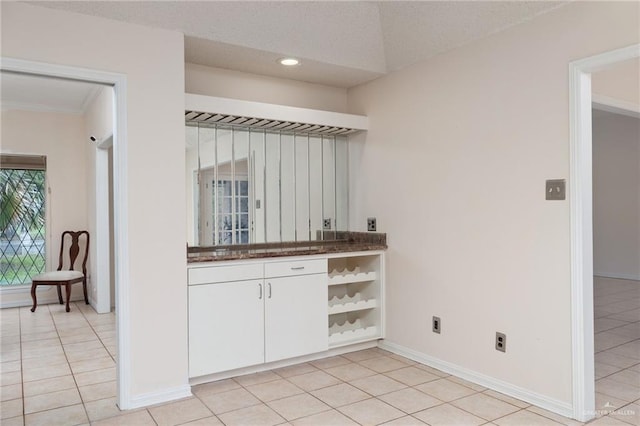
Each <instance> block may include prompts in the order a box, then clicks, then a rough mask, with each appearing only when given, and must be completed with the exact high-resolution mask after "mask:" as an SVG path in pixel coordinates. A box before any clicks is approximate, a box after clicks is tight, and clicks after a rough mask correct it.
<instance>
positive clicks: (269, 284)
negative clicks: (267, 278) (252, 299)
mask: <svg viewBox="0 0 640 426" xmlns="http://www.w3.org/2000/svg"><path fill="white" fill-rule="evenodd" d="M267 285H268V286H269V299H271V283H268V284H267Z"/></svg>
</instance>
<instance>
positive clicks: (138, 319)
mask: <svg viewBox="0 0 640 426" xmlns="http://www.w3.org/2000/svg"><path fill="white" fill-rule="evenodd" d="M1 7H2V26H1V28H2V55H4V56H7V57H13V58H19V59H26V60H33V61H41V62H47V63H55V64H62V65H68V66H75V67H83V68H91V69H97V70H104V71H112V72H117V73H122V74H125V75H126V79H127V98H126V106H127V116H126V119H127V121H126V137H127V147H126V152H127V164H126V165H125V167H126V173H127V179H128V180H127V186H126V188H122V190H124V191H126V199H127V206H126V207H127V219H128V235H127V242H128V252H126V253H127V255H128V262H129V272H128V275H127V276H126V277H125V279H124V281H123V282H120V283H119V285H120V286H121V287H120V288H121V290H124V291H126V292H127V293H128V294H129V296H130V304H131V312H130V314H131V318H130V322H129V324H128V325H129V326H130V330H131V340H130V341H129V342H128V344H129V346H130V359H131V364H130V365H129V366H127V368H128V371H129V373H130V374H131V383H130V387H129V389H128V390H129V392H130V394H131V398H132V399H133V400H144V399H145V398H147V397H153V396H157V395H159V396H160V397H162V395H171V392H173V391H176V392H179V391H180V390H181V389H184V386H185V385H186V384H187V375H188V373H187V363H188V357H187V292H186V274H185V268H186V254H185V228H184V227H185V207H184V199H185V183H184V164H185V160H184V156H185V154H184V152H185V149H184V143H185V142H184V123H183V117H184V40H183V36H182V34H179V33H176V32H170V31H164V30H154V29H150V28H146V27H142V26H137V25H130V24H125V23H119V22H115V21H111V20H106V19H100V18H96V17H91V16H84V15H79V14H74V13H66V12H60V11H54V10H50V9H45V8H41V7H36V6H31V5H26V4H23V3H13V2H2V4H1ZM83 158H84V157H83ZM117 178H118V177H116V179H117ZM120 207H122V206H120ZM116 208H119V207H118V206H116ZM124 253H125V252H121V253H120V254H121V255H124ZM120 361H121V362H122V360H120Z"/></svg>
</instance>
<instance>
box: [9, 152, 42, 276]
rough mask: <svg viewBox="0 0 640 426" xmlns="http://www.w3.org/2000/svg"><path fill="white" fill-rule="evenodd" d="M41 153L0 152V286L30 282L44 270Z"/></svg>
mask: <svg viewBox="0 0 640 426" xmlns="http://www.w3.org/2000/svg"><path fill="white" fill-rule="evenodd" d="M45 171H46V159H45V157H43V156H26V155H8V154H2V156H0V286H2V287H7V286H19V285H24V284H29V283H31V277H32V276H34V275H36V274H39V273H41V272H44V270H45V266H46V257H45V246H46V245H45V235H46V232H45V222H46V220H45V180H46V175H45Z"/></svg>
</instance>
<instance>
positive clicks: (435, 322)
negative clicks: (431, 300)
mask: <svg viewBox="0 0 640 426" xmlns="http://www.w3.org/2000/svg"><path fill="white" fill-rule="evenodd" d="M441 329H442V321H441V320H440V317H433V319H432V321H431V331H433V332H434V333H438V334H440V330H441Z"/></svg>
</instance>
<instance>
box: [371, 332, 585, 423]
mask: <svg viewBox="0 0 640 426" xmlns="http://www.w3.org/2000/svg"><path fill="white" fill-rule="evenodd" d="M378 346H379V347H380V348H381V349H384V350H387V351H389V352H393V353H395V354H398V355H401V356H403V357H405V358H409V359H411V360H413V361H417V362H419V363H421V364H425V365H428V366H429V367H433V368H436V369H438V370H440V371H444V372H445V373H448V374H451V375H454V376H457V377H460V378H462V379H465V380H467V381H469V382H472V383H476V384H478V385H480V386H484V387H486V388H489V389H493V390H495V391H497V392H500V393H503V394H505V395H508V396H511V397H513V398H517V399H519V400H521V401H525V402H528V403H529V404H533V405H536V406H538V407H540V408H544V409H545V410H547V411H551V412H553V413H557V414H560V415H562V416H565V417H573V407H572V405H571V404H570V403H568V402H564V401H560V400H557V399H553V398H549V397H547V396H545V395H540V394H539V393H536V392H533V391H531V390H528V389H524V388H521V387H519V386H516V385H513V384H511V383H507V382H504V381H502V380H499V379H496V378H494V377H490V376H486V375H484V374H481V373H478V372H475V371H472V370H469V369H466V368H464V367H460V366H458V365H455V364H452V363H450V362H447V361H442V360H440V359H437V358H434V357H431V356H429V355H426V354H423V353H421V352H417V351H414V350H412V349H409V348H406V347H404V346H401V345H398V344H396V343H393V342H388V341H384V340H383V341H380V342H379V343H378Z"/></svg>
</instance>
